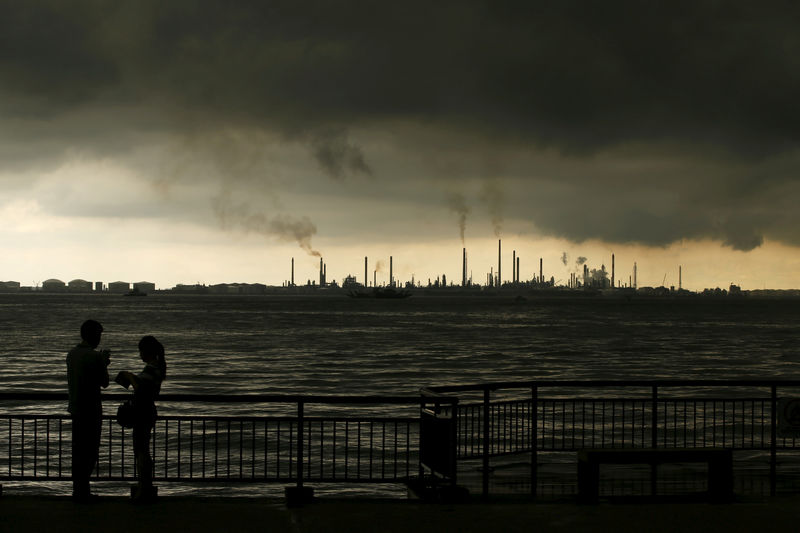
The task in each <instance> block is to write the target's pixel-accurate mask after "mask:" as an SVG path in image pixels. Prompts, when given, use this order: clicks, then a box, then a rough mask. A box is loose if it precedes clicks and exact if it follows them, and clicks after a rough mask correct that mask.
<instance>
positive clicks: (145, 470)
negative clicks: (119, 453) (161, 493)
mask: <svg viewBox="0 0 800 533" xmlns="http://www.w3.org/2000/svg"><path fill="white" fill-rule="evenodd" d="M152 430H153V426H152V425H149V424H148V425H144V424H137V425H135V426H133V451H134V453H135V454H136V474H137V477H138V478H139V490H138V495H137V498H149V497H153V496H154V495H155V494H154V492H153V460H152V459H151V458H150V434H151V432H152Z"/></svg>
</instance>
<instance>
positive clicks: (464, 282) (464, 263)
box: [461, 247, 467, 287]
mask: <svg viewBox="0 0 800 533" xmlns="http://www.w3.org/2000/svg"><path fill="white" fill-rule="evenodd" d="M462 253H463V256H462V259H461V286H462V287H466V286H467V249H466V247H465V248H464V249H463V252H462Z"/></svg>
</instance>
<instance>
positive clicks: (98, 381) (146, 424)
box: [67, 320, 167, 502]
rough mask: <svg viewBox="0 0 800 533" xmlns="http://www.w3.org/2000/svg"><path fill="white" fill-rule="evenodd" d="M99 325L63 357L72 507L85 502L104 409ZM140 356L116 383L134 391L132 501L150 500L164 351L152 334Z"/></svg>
mask: <svg viewBox="0 0 800 533" xmlns="http://www.w3.org/2000/svg"><path fill="white" fill-rule="evenodd" d="M102 334H103V326H102V325H101V324H100V323H99V322H97V321H96V320H87V321H85V322H84V323H83V324H82V325H81V342H80V344H78V345H77V346H75V347H74V348H72V349H71V350H70V351H69V353H68V354H67V384H68V388H69V407H68V411H69V413H70V415H71V417H72V497H73V499H74V500H75V501H76V502H89V501H91V500H93V499H94V498H96V496H95V495H93V494H91V492H90V487H89V478H90V476H91V474H92V471H93V470H94V468H95V465H96V464H97V459H98V453H99V449H100V431H101V423H102V416H103V407H102V402H101V399H100V389H101V388H106V387H108V383H109V377H108V366H109V364H110V362H111V356H110V352H109V351H108V350H101V351H98V350H97V347H98V346H99V345H100V340H101V338H102ZM139 356H140V357H141V359H142V361H143V362H144V363H145V367H144V369H143V370H142V371H141V372H139V373H138V374H134V373H133V372H128V371H122V372H119V373H118V374H117V377H116V378H115V381H116V382H117V383H119V384H120V385H122V386H124V387H125V388H129V387H133V390H134V393H133V404H134V426H133V447H134V453H135V455H136V460H137V475H138V481H139V483H138V486H137V490H136V492H135V494H134V500H135V501H141V502H146V501H152V500H154V499H155V496H156V492H155V489H154V487H153V461H152V459H151V457H150V451H149V444H150V435H151V433H152V430H153V426H154V425H155V420H156V406H155V399H156V398H157V397H158V393H159V392H160V390H161V382H162V381H163V380H164V378H165V377H166V372H167V364H166V359H165V357H164V346H163V345H162V344H161V343H160V342H159V341H158V340H157V339H156V338H155V337H153V336H152V335H147V336H145V337H143V338H142V339H141V340H140V341H139Z"/></svg>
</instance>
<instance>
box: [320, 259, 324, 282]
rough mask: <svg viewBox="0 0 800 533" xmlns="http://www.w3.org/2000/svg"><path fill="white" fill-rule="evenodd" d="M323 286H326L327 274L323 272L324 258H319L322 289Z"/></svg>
mask: <svg viewBox="0 0 800 533" xmlns="http://www.w3.org/2000/svg"><path fill="white" fill-rule="evenodd" d="M323 285H325V274H324V272H323V267H322V258H321V257H320V258H319V286H320V287H322V286H323Z"/></svg>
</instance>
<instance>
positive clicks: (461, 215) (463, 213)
mask: <svg viewBox="0 0 800 533" xmlns="http://www.w3.org/2000/svg"><path fill="white" fill-rule="evenodd" d="M447 205H448V206H449V207H450V210H451V211H453V212H455V213H456V214H457V215H458V229H459V232H460V234H461V244H464V233H465V231H466V229H467V215H469V211H470V209H469V206H467V203H466V201H465V199H464V195H463V194H461V193H458V192H454V193H450V194H449V195H448V196H447Z"/></svg>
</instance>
